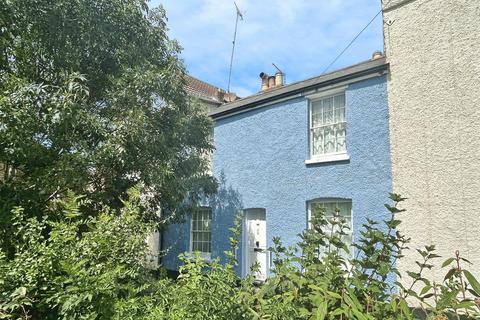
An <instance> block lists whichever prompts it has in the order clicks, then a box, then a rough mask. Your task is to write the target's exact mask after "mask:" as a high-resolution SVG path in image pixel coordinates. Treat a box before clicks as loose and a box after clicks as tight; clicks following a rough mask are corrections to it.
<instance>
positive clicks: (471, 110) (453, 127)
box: [383, 0, 480, 279]
mask: <svg viewBox="0 0 480 320" xmlns="http://www.w3.org/2000/svg"><path fill="white" fill-rule="evenodd" d="M383 3H384V4H385V3H388V0H383ZM384 37H385V50H386V55H387V60H388V62H389V63H390V78H389V79H388V102H389V110H390V132H391V133H390V139H391V154H392V170H393V190H394V192H396V193H400V194H402V195H403V196H406V197H408V198H409V200H408V201H407V202H406V203H405V205H404V207H405V208H406V209H407V210H408V211H407V212H406V213H405V214H403V216H402V217H401V218H403V219H402V220H403V226H402V231H403V232H404V233H405V234H407V235H408V236H410V237H411V238H412V243H411V246H410V247H411V248H412V249H415V248H418V247H422V246H423V245H425V244H436V246H437V249H438V253H439V254H441V255H442V256H445V257H446V256H452V255H454V252H455V250H460V252H461V254H462V255H463V256H464V257H466V258H467V259H469V260H470V261H472V262H473V263H474V267H473V268H472V267H471V269H472V270H473V271H474V272H475V273H476V274H477V275H480V246H479V244H480V67H479V66H480V1H479V0H475V1H472V0H413V1H412V0H410V1H409V0H406V1H405V0H391V1H390V2H389V3H388V5H387V6H386V7H385V6H384ZM417 258H418V255H417V254H415V253H414V250H412V251H410V253H409V255H408V256H407V257H406V259H404V260H403V261H401V262H400V263H399V268H400V270H401V271H402V272H405V271H407V270H412V271H415V270H417V266H416V265H415V263H414V261H415V260H416V259H417ZM443 260H444V258H443V259H439V260H438V262H437V263H439V264H441V262H443ZM445 272H446V271H445V270H443V271H441V272H440V271H439V270H438V269H437V270H434V274H433V276H434V277H435V278H437V279H440V277H441V276H442V275H444V274H445Z"/></svg>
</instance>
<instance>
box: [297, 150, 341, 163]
mask: <svg viewBox="0 0 480 320" xmlns="http://www.w3.org/2000/svg"><path fill="white" fill-rule="evenodd" d="M345 160H350V156H349V155H348V153H346V152H345V153H333V154H325V155H323V156H320V157H316V158H311V159H308V160H305V164H315V163H325V162H336V161H345Z"/></svg>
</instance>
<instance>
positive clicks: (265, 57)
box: [151, 0, 383, 96]
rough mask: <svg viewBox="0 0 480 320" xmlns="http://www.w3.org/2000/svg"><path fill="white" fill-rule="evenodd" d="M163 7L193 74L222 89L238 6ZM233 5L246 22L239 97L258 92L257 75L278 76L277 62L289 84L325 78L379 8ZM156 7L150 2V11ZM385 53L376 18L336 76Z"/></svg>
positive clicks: (354, 0) (260, 2) (195, 3)
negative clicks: (324, 73)
mask: <svg viewBox="0 0 480 320" xmlns="http://www.w3.org/2000/svg"><path fill="white" fill-rule="evenodd" d="M160 2H161V3H162V4H163V5H164V7H165V9H166V11H167V16H168V18H169V21H168V26H169V28H170V32H169V34H170V36H171V37H173V38H176V39H177V40H178V41H179V42H180V44H181V45H182V46H183V47H184V51H183V53H182V57H183V59H184V60H185V63H186V65H187V68H188V70H189V72H190V73H191V74H192V75H193V76H195V77H198V78H200V79H202V80H205V81H207V82H210V83H212V84H214V85H217V86H219V87H223V88H225V87H226V86H227V81H228V67H229V63H230V54H231V48H232V47H231V45H232V37H233V31H234V24H235V17H236V12H235V7H234V5H233V1H229V0H228V1H226V0H190V1H189V0H183V1H179V0H164V1H160ZM236 2H237V4H238V6H239V7H240V9H241V10H242V11H243V12H245V19H244V21H239V25H238V33H237V46H236V52H235V58H234V68H233V73H232V89H235V90H237V91H238V92H237V93H238V94H239V95H241V96H245V94H250V93H255V92H257V91H258V89H259V83H260V82H259V78H258V74H259V73H260V72H261V71H265V72H267V73H273V72H274V71H275V69H274V68H273V66H272V65H271V64H272V62H274V63H275V64H277V65H278V66H279V67H280V68H281V69H282V70H283V71H284V72H285V73H286V74H287V81H289V82H293V81H299V80H302V79H305V78H307V77H312V76H315V75H318V74H320V73H321V72H322V71H323V69H324V68H325V67H326V66H327V65H328V64H329V63H330V62H331V61H332V60H333V59H334V58H335V56H336V55H337V54H338V53H339V52H340V51H341V50H342V49H343V48H344V46H345V45H346V44H347V43H348V42H349V41H350V40H351V39H352V38H353V37H354V36H355V35H356V34H357V33H358V31H360V30H361V29H362V28H363V26H364V25H365V24H366V23H367V22H368V21H370V19H371V18H372V17H373V16H374V15H375V14H376V13H377V12H378V10H379V9H380V3H379V1H378V3H372V1H371V0H349V1H344V0H238V1H236ZM158 3H159V1H152V3H151V6H154V5H156V4H158ZM382 47H383V44H382V31H381V17H378V18H377V20H376V21H375V23H374V24H372V25H371V26H370V27H369V29H367V30H366V31H365V33H364V34H363V35H362V36H361V37H360V38H359V39H357V41H356V43H355V44H354V45H353V46H352V47H351V48H350V49H349V50H348V51H347V52H346V53H345V54H344V56H342V58H341V59H340V60H339V61H338V63H336V64H335V65H334V66H333V67H332V69H335V68H338V67H342V66H345V65H349V64H353V63H356V62H359V61H362V60H366V59H369V58H370V55H371V53H372V52H373V51H375V50H379V49H380V50H381V49H382ZM232 91H233V90H232ZM240 92H242V93H240Z"/></svg>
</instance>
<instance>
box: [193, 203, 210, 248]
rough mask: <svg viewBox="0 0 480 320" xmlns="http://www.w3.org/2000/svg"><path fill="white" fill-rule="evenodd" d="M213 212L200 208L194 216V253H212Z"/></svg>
mask: <svg viewBox="0 0 480 320" xmlns="http://www.w3.org/2000/svg"><path fill="white" fill-rule="evenodd" d="M211 220H212V211H211V209H210V208H200V209H198V211H196V212H194V213H193V214H192V235H191V242H192V251H200V252H204V253H205V252H210V241H211Z"/></svg>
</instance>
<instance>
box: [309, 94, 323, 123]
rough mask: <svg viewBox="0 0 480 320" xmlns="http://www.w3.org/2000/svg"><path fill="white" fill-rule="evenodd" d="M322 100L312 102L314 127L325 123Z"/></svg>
mask: <svg viewBox="0 0 480 320" xmlns="http://www.w3.org/2000/svg"><path fill="white" fill-rule="evenodd" d="M322 117H323V115H322V100H320V101H314V102H312V124H311V126H312V127H316V126H320V125H322V124H323V118H322Z"/></svg>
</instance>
